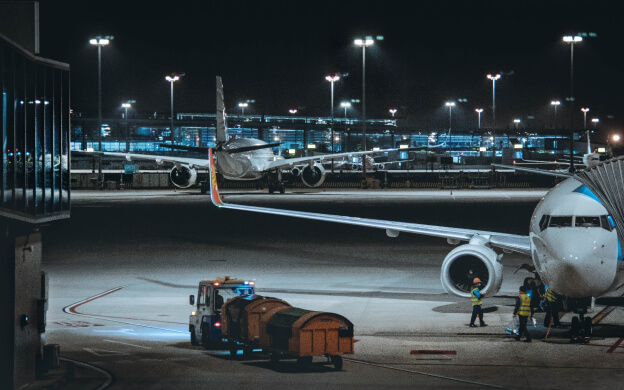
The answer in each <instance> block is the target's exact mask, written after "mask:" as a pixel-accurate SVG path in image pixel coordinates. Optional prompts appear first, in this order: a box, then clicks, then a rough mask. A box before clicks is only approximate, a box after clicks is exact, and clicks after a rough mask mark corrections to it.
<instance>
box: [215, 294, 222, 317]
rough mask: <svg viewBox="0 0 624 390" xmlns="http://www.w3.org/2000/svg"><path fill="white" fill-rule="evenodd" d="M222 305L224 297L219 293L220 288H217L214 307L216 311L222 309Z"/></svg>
mask: <svg viewBox="0 0 624 390" xmlns="http://www.w3.org/2000/svg"><path fill="white" fill-rule="evenodd" d="M221 306H223V297H222V296H221V295H219V290H215V292H214V309H215V311H219V312H220V311H221Z"/></svg>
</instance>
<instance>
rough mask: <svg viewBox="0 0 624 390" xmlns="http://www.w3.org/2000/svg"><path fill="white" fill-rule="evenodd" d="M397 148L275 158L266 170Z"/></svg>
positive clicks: (389, 150)
mask: <svg viewBox="0 0 624 390" xmlns="http://www.w3.org/2000/svg"><path fill="white" fill-rule="evenodd" d="M395 150H399V149H383V150H374V151H373V150H369V151H364V152H347V153H334V154H321V155H318V156H308V157H297V158H287V159H284V160H276V161H270V162H269V163H268V164H267V165H266V166H265V169H266V170H270V169H276V168H292V167H293V166H295V165H299V164H302V163H309V162H313V161H324V160H339V159H342V158H345V157H352V156H362V155H365V154H373V153H384V152H391V151H395Z"/></svg>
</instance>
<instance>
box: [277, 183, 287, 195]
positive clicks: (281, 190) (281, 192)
mask: <svg viewBox="0 0 624 390" xmlns="http://www.w3.org/2000/svg"><path fill="white" fill-rule="evenodd" d="M285 192H286V188H285V187H284V185H283V184H280V185H279V193H280V194H283V193H285Z"/></svg>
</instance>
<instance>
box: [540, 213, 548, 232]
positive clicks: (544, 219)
mask: <svg viewBox="0 0 624 390" xmlns="http://www.w3.org/2000/svg"><path fill="white" fill-rule="evenodd" d="M549 219H550V215H546V214H544V215H542V219H541V220H540V223H539V227H540V231H544V229H546V228H547V227H548V221H549Z"/></svg>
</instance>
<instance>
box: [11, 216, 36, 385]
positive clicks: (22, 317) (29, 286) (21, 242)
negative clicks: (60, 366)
mask: <svg viewBox="0 0 624 390" xmlns="http://www.w3.org/2000/svg"><path fill="white" fill-rule="evenodd" d="M0 222H2V229H3V230H2V235H1V237H0V254H1V256H0V259H1V260H0V286H1V287H0V289H1V290H0V300H1V305H0V307H2V308H3V309H4V310H5V315H2V316H0V317H1V318H2V319H1V320H0V323H1V327H2V328H1V329H2V330H1V331H0V337H1V338H2V343H1V345H2V348H0V356H1V358H2V359H1V360H2V362H3V363H2V364H0V378H8V380H9V383H8V386H7V387H6V388H15V389H17V388H20V387H22V386H24V385H26V384H29V383H31V382H34V381H35V379H36V376H37V369H41V368H42V366H41V365H40V361H41V357H42V348H43V344H44V343H45V340H44V335H45V333H44V331H45V308H46V301H45V299H42V296H45V288H46V282H45V277H42V273H41V257H42V243H41V233H40V232H39V231H38V230H37V229H36V228H34V227H31V226H25V225H23V224H19V223H13V222H7V221H6V220H2V221H0ZM3 381H4V379H3ZM5 384H6V383H5Z"/></svg>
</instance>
